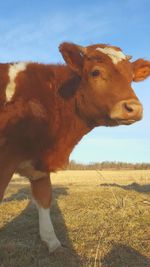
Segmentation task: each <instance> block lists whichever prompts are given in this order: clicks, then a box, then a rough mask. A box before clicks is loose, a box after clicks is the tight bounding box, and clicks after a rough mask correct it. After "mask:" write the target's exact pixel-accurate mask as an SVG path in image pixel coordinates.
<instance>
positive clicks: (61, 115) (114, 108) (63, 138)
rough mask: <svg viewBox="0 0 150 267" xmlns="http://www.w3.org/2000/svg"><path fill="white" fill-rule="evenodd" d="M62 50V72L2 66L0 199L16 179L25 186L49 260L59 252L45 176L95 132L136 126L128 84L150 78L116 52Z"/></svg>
mask: <svg viewBox="0 0 150 267" xmlns="http://www.w3.org/2000/svg"><path fill="white" fill-rule="evenodd" d="M59 50H60V52H61V54H62V56H63V58H64V60H65V62H66V64H40V63H32V62H18V63H8V64H5V63H2V64H0V199H1V200H2V198H3V195H4V191H5V189H6V187H7V185H8V183H9V181H10V180H11V177H12V175H13V174H14V173H15V172H18V173H20V174H21V175H24V176H26V177H28V178H29V181H30V183H31V189H32V196H33V199H34V202H35V203H36V207H37V209H38V213H39V232H40V236H41V239H42V240H43V241H44V242H45V243H46V244H47V246H48V248H49V251H50V252H53V251H55V250H56V249H58V248H59V247H61V243H60V241H59V240H58V238H57V237H56V234H55V231H54V228H53V225H52V222H51V218H50V204H51V200H52V188H51V182H50V173H51V172H53V171H57V170H59V169H61V168H63V167H64V166H65V164H66V163H67V162H68V158H69V155H70V153H71V152H72V150H73V148H74V147H75V145H76V144H77V143H78V142H79V141H80V140H81V138H82V137H83V136H84V135H86V134H87V133H88V132H90V131H91V130H92V129H93V128H95V127H98V126H118V125H130V124H132V123H134V122H136V121H139V120H141V118H142V115H143V108H142V105H141V103H140V101H139V100H138V98H137V96H136V95H135V93H134V91H133V89H132V87H131V83H132V81H135V82H139V81H142V80H144V79H146V78H147V77H148V76H149V75H150V61H147V60H144V59H142V58H141V59H138V60H136V61H134V62H131V57H130V56H127V55H125V54H124V53H123V51H122V50H121V49H120V48H118V47H116V46H111V45H106V44H95V45H90V46H87V47H83V46H80V45H77V44H73V43H67V42H64V43H62V44H61V45H60V46H59Z"/></svg>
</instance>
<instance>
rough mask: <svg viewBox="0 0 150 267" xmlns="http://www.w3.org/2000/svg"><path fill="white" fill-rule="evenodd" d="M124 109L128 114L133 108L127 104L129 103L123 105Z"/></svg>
mask: <svg viewBox="0 0 150 267" xmlns="http://www.w3.org/2000/svg"><path fill="white" fill-rule="evenodd" d="M124 108H125V110H126V111H128V112H129V113H132V112H134V108H133V106H131V104H129V103H124Z"/></svg>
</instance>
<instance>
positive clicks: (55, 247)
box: [48, 240, 62, 253]
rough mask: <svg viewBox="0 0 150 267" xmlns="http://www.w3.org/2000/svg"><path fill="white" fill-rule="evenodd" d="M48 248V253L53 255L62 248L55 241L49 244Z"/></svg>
mask: <svg viewBox="0 0 150 267" xmlns="http://www.w3.org/2000/svg"><path fill="white" fill-rule="evenodd" d="M48 248H49V253H53V252H55V251H57V250H59V249H61V248H62V246H61V243H60V242H59V240H57V241H55V243H50V244H48Z"/></svg>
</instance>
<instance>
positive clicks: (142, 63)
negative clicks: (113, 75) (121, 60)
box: [132, 58, 150, 82]
mask: <svg viewBox="0 0 150 267" xmlns="http://www.w3.org/2000/svg"><path fill="white" fill-rule="evenodd" d="M132 66H133V81H135V82H140V81H143V80H145V79H146V78H147V77H148V76H150V61H148V60H144V59H142V58H140V59H138V60H136V61H134V62H133V63H132Z"/></svg>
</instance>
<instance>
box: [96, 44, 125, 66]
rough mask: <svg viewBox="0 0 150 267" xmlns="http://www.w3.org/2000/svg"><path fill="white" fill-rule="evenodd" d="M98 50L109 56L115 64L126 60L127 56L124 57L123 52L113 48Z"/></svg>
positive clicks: (99, 48)
mask: <svg viewBox="0 0 150 267" xmlns="http://www.w3.org/2000/svg"><path fill="white" fill-rule="evenodd" d="M96 50H98V51H100V52H102V53H104V54H106V55H107V56H109V57H110V58H111V60H112V62H113V63H114V64H117V63H118V62H120V61H122V60H123V59H126V55H124V54H123V52H122V51H117V50H115V49H114V48H111V47H104V48H101V47H98V48H96Z"/></svg>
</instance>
